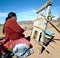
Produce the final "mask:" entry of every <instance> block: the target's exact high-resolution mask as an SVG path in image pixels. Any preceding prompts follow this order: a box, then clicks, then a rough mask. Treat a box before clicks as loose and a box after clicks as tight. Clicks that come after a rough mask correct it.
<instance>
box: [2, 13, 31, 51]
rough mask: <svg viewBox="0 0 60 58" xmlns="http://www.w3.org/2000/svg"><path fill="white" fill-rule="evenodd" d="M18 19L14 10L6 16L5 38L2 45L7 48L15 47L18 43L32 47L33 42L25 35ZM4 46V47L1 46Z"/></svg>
mask: <svg viewBox="0 0 60 58" xmlns="http://www.w3.org/2000/svg"><path fill="white" fill-rule="evenodd" d="M16 21H17V16H16V14H15V13H14V12H10V13H9V14H8V16H7V18H6V21H5V24H4V28H3V33H4V34H5V37H4V39H3V40H2V45H3V47H5V48H6V49H8V50H10V51H11V49H13V48H14V47H15V46H16V45H18V44H21V43H22V44H26V45H27V46H29V48H32V44H31V43H30V41H28V40H27V39H26V38H25V37H24V34H23V32H24V31H25V30H24V29H22V28H21V27H20V26H19V25H18V23H17V22H16ZM1 48H2V47H1Z"/></svg>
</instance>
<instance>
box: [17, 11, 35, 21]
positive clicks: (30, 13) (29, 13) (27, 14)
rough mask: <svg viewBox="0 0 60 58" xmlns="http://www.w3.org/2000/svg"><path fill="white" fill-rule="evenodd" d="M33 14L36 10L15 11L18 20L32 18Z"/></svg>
mask: <svg viewBox="0 0 60 58" xmlns="http://www.w3.org/2000/svg"><path fill="white" fill-rule="evenodd" d="M35 16H36V10H30V11H25V12H20V13H17V18H18V21H27V20H33V19H34V18H35Z"/></svg>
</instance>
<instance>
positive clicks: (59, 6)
mask: <svg viewBox="0 0 60 58" xmlns="http://www.w3.org/2000/svg"><path fill="white" fill-rule="evenodd" d="M47 1H48V0H0V23H4V22H5V18H6V17H7V15H8V13H9V12H15V13H16V14H17V21H28V20H35V18H36V11H37V10H38V9H39V8H40V7H41V6H42V5H44V3H46V2H47ZM51 13H52V15H54V16H55V18H57V17H58V16H60V0H53V4H52V8H51Z"/></svg>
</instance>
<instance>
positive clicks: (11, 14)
mask: <svg viewBox="0 0 60 58" xmlns="http://www.w3.org/2000/svg"><path fill="white" fill-rule="evenodd" d="M13 16H14V17H17V16H16V13H14V12H10V13H9V14H8V16H7V17H6V20H5V23H4V26H3V34H4V28H5V24H6V22H7V20H8V19H9V18H12V17H13Z"/></svg>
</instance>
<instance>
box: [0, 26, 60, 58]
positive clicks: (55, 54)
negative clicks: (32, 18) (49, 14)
mask: <svg viewBox="0 0 60 58" xmlns="http://www.w3.org/2000/svg"><path fill="white" fill-rule="evenodd" d="M50 30H51V31H53V32H54V33H55V35H54V36H55V37H54V38H55V39H60V33H58V32H57V31H56V30H55V29H54V28H53V27H51V28H50ZM24 34H25V36H26V37H27V36H29V35H30V34H31V30H26V31H25V32H24ZM1 36H2V37H3V36H4V35H3V34H2V31H1V27H0V37H1ZM31 43H32V44H33V50H34V53H33V54H32V55H30V56H28V57H27V58H60V41H57V40H55V42H51V43H50V44H49V45H48V47H47V48H48V51H49V52H50V53H49V54H48V53H46V51H44V52H43V53H42V54H39V53H38V51H37V45H38V44H37V43H36V42H34V41H32V40H31ZM51 46H53V48H52V47H51ZM40 47H41V46H40Z"/></svg>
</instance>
